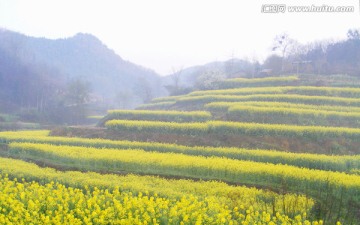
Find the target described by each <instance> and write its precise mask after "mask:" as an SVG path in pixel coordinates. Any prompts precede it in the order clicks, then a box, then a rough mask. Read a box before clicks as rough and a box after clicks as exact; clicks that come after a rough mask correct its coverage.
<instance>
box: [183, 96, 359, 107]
mask: <svg viewBox="0 0 360 225" xmlns="http://www.w3.org/2000/svg"><path fill="white" fill-rule="evenodd" d="M243 101H244V102H246V101H269V102H289V103H301V104H313V105H338V106H340V105H341V106H360V99H356V98H342V97H327V96H305V95H295V94H291V95H290V94H289V95H287V94H273V95H272V94H257V95H245V96H238V95H203V96H189V97H181V98H179V99H178V100H177V103H180V104H206V103H210V102H243Z"/></svg>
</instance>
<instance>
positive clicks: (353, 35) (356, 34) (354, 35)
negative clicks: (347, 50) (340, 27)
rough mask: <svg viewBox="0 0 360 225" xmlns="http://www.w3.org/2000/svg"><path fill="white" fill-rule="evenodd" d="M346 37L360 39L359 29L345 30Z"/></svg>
mask: <svg viewBox="0 0 360 225" xmlns="http://www.w3.org/2000/svg"><path fill="white" fill-rule="evenodd" d="M347 37H348V39H350V40H360V33H359V30H356V29H350V30H348V32H347Z"/></svg>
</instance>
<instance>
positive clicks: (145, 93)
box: [134, 77, 154, 103]
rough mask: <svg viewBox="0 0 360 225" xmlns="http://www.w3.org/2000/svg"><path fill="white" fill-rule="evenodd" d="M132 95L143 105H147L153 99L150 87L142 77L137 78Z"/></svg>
mask: <svg viewBox="0 0 360 225" xmlns="http://www.w3.org/2000/svg"><path fill="white" fill-rule="evenodd" d="M134 93H135V95H136V96H138V97H139V98H140V99H141V101H142V102H143V103H149V102H150V101H151V99H153V97H154V94H153V91H152V89H151V85H150V83H149V81H148V80H147V79H146V78H144V77H143V78H138V80H137V82H136V85H135V86H134Z"/></svg>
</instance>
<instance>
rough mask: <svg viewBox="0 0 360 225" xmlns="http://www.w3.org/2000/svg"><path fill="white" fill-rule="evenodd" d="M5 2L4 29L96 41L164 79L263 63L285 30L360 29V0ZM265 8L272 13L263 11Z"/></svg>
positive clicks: (325, 33)
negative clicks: (277, 8) (218, 65)
mask: <svg viewBox="0 0 360 225" xmlns="http://www.w3.org/2000/svg"><path fill="white" fill-rule="evenodd" d="M247 2H248V3H245V1H242V0H176V1H172V0H127V1H125V0H102V1H100V0H31V1H30V0H0V27H3V28H7V29H10V30H14V31H18V32H21V33H24V34H26V35H30V36H36V37H47V38H64V37H70V36H73V35H74V34H76V33H78V32H84V33H91V34H93V35H95V36H97V37H98V38H99V39H100V40H101V41H102V42H103V43H105V44H106V45H107V46H108V47H109V48H111V49H114V50H115V52H116V53H118V54H119V55H120V56H121V57H122V58H124V59H126V60H129V61H132V62H134V63H137V64H140V65H143V66H145V67H148V68H151V69H153V70H155V71H156V72H158V73H160V74H162V75H165V74H169V73H171V71H172V68H173V67H174V68H180V67H189V66H192V65H198V64H204V63H207V62H210V61H215V60H226V59H229V58H231V57H232V56H234V57H238V58H247V59H250V60H252V59H260V60H261V59H263V58H264V56H266V55H267V54H269V53H270V47H271V44H272V40H273V39H274V37H275V36H276V35H277V34H280V33H282V32H287V33H288V34H289V36H291V37H292V38H294V39H297V40H298V41H300V42H301V43H307V42H310V41H315V40H322V39H329V38H335V39H339V38H340V39H341V38H345V37H346V32H347V30H348V29H350V28H360V12H359V1H358V0H343V1H336V0H313V1H307V0H305V1H304V0H303V1H293V0H252V1H251V0H250V1H247ZM264 4H286V6H287V7H288V6H311V5H314V6H322V5H328V6H353V7H354V12H350V13H345V12H342V13H341V12H323V13H319V12H316V13H315V12H314V13H304V12H303V13H291V12H288V11H286V12H284V13H262V12H261V9H262V5H264ZM266 9H267V8H266Z"/></svg>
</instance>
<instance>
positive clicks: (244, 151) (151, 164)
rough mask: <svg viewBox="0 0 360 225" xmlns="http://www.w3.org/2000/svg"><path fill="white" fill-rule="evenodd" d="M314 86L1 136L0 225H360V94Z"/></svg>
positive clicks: (227, 93)
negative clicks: (0, 196) (92, 124)
mask: <svg viewBox="0 0 360 225" xmlns="http://www.w3.org/2000/svg"><path fill="white" fill-rule="evenodd" d="M334 83H336V82H335V81H334ZM310 84H311V82H309V80H307V79H304V78H301V77H300V78H299V77H297V76H289V77H273V78H271V77H270V78H263V79H261V78H257V79H233V80H226V81H221V83H220V84H219V85H218V87H219V89H217V90H203V91H195V92H191V93H189V94H186V95H181V96H170V97H163V98H158V99H154V100H152V101H151V102H150V103H149V104H146V105H143V106H141V107H139V109H137V110H119V109H117V110H110V111H108V114H107V115H106V116H105V117H103V118H102V119H101V120H100V122H99V123H98V127H92V128H84V127H65V128H58V129H54V130H51V131H50V130H37V131H35V130H34V131H17V132H10V131H8V132H0V142H1V144H0V146H1V148H0V156H1V157H0V188H1V187H6V192H4V193H3V196H4V197H3V198H4V199H6V201H7V202H14V204H12V206H11V207H9V206H8V205H9V204H3V203H2V202H3V201H0V207H2V208H3V209H4V210H3V212H4V213H2V214H0V223H17V222H19V221H27V222H29V223H30V222H32V223H57V222H59V221H62V222H63V223H64V222H65V223H71V224H83V223H90V222H91V223H93V224H106V223H117V224H310V225H315V224H318V225H319V224H359V223H360V214H359V212H360V151H359V149H360V100H359V97H360V88H357V87H354V86H346V85H343V86H341V87H339V86H337V87H334V86H331V85H329V86H320V87H319V86H313V85H310ZM46 167H50V168H46ZM37 192H41V193H46V196H48V197H47V198H45V197H42V196H40V197H39V196H37V195H36V194H35V193H37ZM53 201H55V202H57V204H54V203H52V202H53ZM2 204H3V205H2ZM4 205H6V206H7V208H5V207H4ZM44 207H46V208H52V209H54V210H53V211H50V210H46V209H44ZM14 210H17V211H19V212H22V213H17V214H14V213H13V212H14ZM52 212H53V213H52ZM87 212H92V213H90V214H89V213H87ZM110 221H111V222H110Z"/></svg>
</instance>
